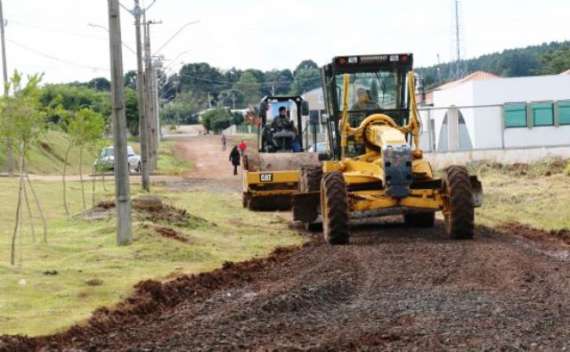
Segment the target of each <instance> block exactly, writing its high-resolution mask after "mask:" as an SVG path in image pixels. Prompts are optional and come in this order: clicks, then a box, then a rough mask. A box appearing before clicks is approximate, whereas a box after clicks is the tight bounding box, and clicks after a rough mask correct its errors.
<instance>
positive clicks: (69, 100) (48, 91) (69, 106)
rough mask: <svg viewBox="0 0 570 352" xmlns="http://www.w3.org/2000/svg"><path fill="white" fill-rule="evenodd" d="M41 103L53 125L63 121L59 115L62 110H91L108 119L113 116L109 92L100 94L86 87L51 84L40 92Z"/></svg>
mask: <svg viewBox="0 0 570 352" xmlns="http://www.w3.org/2000/svg"><path fill="white" fill-rule="evenodd" d="M39 101H40V104H41V106H42V110H43V111H45V112H46V113H47V115H48V121H50V122H52V123H59V122H60V121H61V119H62V116H59V115H58V114H57V112H58V111H62V110H61V109H63V110H65V111H72V112H77V111H79V110H81V109H84V108H89V109H91V110H93V111H95V112H97V113H99V114H101V115H103V116H105V117H106V118H109V117H110V115H111V97H110V94H109V92H100V91H96V90H94V89H90V88H88V87H85V86H77V85H71V84H50V85H47V86H45V87H44V88H42V89H41V90H40V97H39ZM60 107H61V109H59V108H60Z"/></svg>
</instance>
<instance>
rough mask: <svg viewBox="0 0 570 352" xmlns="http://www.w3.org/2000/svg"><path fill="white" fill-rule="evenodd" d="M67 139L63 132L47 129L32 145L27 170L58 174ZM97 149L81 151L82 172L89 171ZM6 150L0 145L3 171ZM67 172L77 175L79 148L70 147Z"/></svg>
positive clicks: (42, 173)
mask: <svg viewBox="0 0 570 352" xmlns="http://www.w3.org/2000/svg"><path fill="white" fill-rule="evenodd" d="M68 143H69V142H68V140H67V138H66V136H65V134H64V133H62V132H59V131H54V130H48V131H47V132H46V133H45V134H44V135H43V136H42V137H41V138H40V140H39V142H38V143H36V144H34V145H32V147H31V148H30V152H29V155H28V162H27V165H28V172H29V173H31V174H37V175H60V174H61V173H62V170H63V160H64V158H65V152H66V150H67V146H68ZM98 152H99V151H96V150H88V149H85V150H84V151H83V163H82V164H83V174H84V175H87V174H89V173H91V170H92V168H93V162H94V161H95V159H96V157H97V155H98ZM5 158H6V151H5V147H4V146H3V145H0V170H1V171H2V172H3V171H4V169H3V167H4V163H5V161H6V160H5ZM67 173H68V174H69V175H79V150H78V149H77V148H75V149H72V151H71V153H70V154H69V161H68V168H67Z"/></svg>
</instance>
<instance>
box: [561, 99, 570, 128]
mask: <svg viewBox="0 0 570 352" xmlns="http://www.w3.org/2000/svg"><path fill="white" fill-rule="evenodd" d="M558 122H559V123H560V124H561V125H570V100H566V101H560V102H558Z"/></svg>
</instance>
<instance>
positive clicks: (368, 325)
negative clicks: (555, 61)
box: [0, 140, 570, 351]
mask: <svg viewBox="0 0 570 352" xmlns="http://www.w3.org/2000/svg"><path fill="white" fill-rule="evenodd" d="M193 143H196V144H193ZM204 145H208V144H204V143H202V142H200V141H199V140H194V141H192V142H189V143H188V144H187V147H188V153H189V155H191V156H193V157H196V158H197V159H196V160H197V161H198V162H197V163H196V166H197V168H196V171H194V172H195V174H194V175H198V176H205V174H203V173H202V172H203V170H206V169H207V168H208V167H210V166H212V167H213V166H214V164H210V161H206V160H203V159H201V160H200V158H201V155H210V154H208V153H209V152H205V153H196V152H195V150H196V147H198V146H204ZM220 163H221V161H220ZM190 176H191V175H190ZM216 180H217V181H212V182H218V183H219V184H220V185H222V184H224V185H226V186H227V185H228V184H227V182H230V183H231V182H233V180H231V178H230V179H229V181H228V178H227V177H221V176H220V177H219V178H216ZM399 221H400V219H397V218H395V219H388V220H386V221H385V222H384V223H380V224H378V223H376V224H361V225H355V226H354V228H353V232H354V233H355V236H354V237H353V239H352V241H351V244H350V245H349V246H343V247H330V246H328V245H325V244H322V243H321V242H320V241H318V240H315V241H312V242H311V243H310V244H308V245H307V246H305V247H304V248H300V249H295V250H280V251H277V252H276V253H275V254H274V255H273V256H272V257H270V258H269V259H266V260H258V261H252V262H248V263H243V264H230V263H228V264H227V265H225V266H224V268H223V269H220V270H218V271H216V272H213V273H210V274H203V275H199V276H195V277H181V278H179V279H177V280H175V281H173V282H170V283H165V284H160V283H157V282H145V283H141V284H140V285H139V286H138V289H137V292H136V294H135V295H134V296H133V297H132V298H130V299H129V300H127V301H125V302H124V303H123V304H121V305H120V306H119V307H118V309H117V310H116V311H108V310H100V311H99V312H97V313H96V314H95V315H94V317H93V318H92V320H91V321H90V322H89V323H88V324H86V325H84V326H82V327H76V328H73V329H71V330H70V331H68V332H66V333H63V334H60V335H57V336H51V337H46V338H41V339H25V338H5V339H4V345H2V342H0V350H3V349H4V350H6V351H8V350H10V351H13V350H42V351H44V350H45V351H50V350H69V351H107V350H109V351H115V350H116V351H202V350H203V351H219V350H227V351H233V350H250V351H271V350H283V351H296V350H314V351H337V350H338V351H347V350H379V351H467V350H477V351H565V350H567V351H570V260H569V255H568V253H569V252H568V247H565V246H564V245H563V244H559V245H558V244H549V245H547V246H546V245H539V244H537V243H535V242H531V241H528V240H526V239H524V238H521V237H518V236H515V235H516V234H515V233H509V231H508V230H507V231H506V232H503V233H498V232H496V231H493V230H490V229H485V228H478V229H477V231H476V239H475V240H473V241H463V242H457V241H449V240H447V239H445V238H444V237H443V236H442V233H443V229H442V226H441V224H440V223H438V224H437V226H436V227H435V228H434V229H428V230H424V229H406V228H404V227H403V226H402V225H401V224H400V223H399ZM0 341H2V340H1V339H0ZM42 348H43V349H42Z"/></svg>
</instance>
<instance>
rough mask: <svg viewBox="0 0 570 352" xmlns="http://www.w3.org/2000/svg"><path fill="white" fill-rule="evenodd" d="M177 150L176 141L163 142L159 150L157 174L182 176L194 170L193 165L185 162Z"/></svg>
mask: <svg viewBox="0 0 570 352" xmlns="http://www.w3.org/2000/svg"><path fill="white" fill-rule="evenodd" d="M178 153H179V151H177V150H176V141H167V140H165V141H162V142H160V146H159V149H158V155H159V158H158V169H157V171H156V173H157V174H160V175H174V176H180V175H182V174H183V173H184V172H188V171H189V170H190V169H191V168H192V163H191V162H190V161H187V160H183V158H182V157H180V156H179V155H178Z"/></svg>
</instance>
